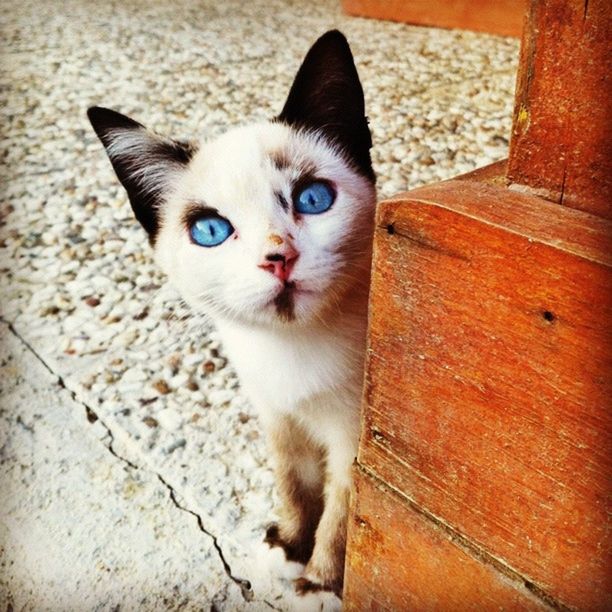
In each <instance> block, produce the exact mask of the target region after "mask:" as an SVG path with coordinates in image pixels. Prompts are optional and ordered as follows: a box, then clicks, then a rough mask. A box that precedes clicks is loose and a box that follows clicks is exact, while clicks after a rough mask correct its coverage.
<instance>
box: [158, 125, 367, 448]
mask: <svg viewBox="0 0 612 612" xmlns="http://www.w3.org/2000/svg"><path fill="white" fill-rule="evenodd" d="M275 151H283V152H284V153H285V157H286V158H288V159H289V160H291V163H292V166H291V168H290V169H288V170H284V171H283V170H279V169H277V168H275V167H274V165H273V164H272V163H271V161H270V155H271V154H273V153H274V152H275ZM304 165H308V166H311V167H313V168H314V169H315V174H316V176H317V177H319V178H325V179H327V180H329V181H331V182H332V183H333V185H334V187H335V189H336V191H337V196H336V200H335V202H334V204H333V206H332V207H331V209H330V210H328V211H327V212H325V213H323V214H320V215H302V216H301V217H300V218H299V219H296V218H294V215H293V214H292V213H291V212H289V213H287V212H285V211H283V210H282V208H281V207H280V206H279V204H278V202H277V200H276V198H275V195H274V192H275V191H280V192H282V193H284V195H285V197H286V199H287V200H288V201H289V202H291V191H290V189H291V179H294V178H296V177H295V176H294V175H295V174H296V172H298V170H297V168H299V167H300V166H304ZM374 202H375V194H374V189H373V187H372V185H371V183H370V182H369V181H368V180H367V179H365V178H363V177H362V176H361V175H360V174H358V173H357V172H355V171H354V170H353V169H352V167H351V166H350V164H349V163H348V162H347V161H346V160H345V158H344V157H343V156H342V155H341V154H340V153H339V152H338V151H337V150H336V149H335V148H334V147H333V146H330V145H329V144H328V143H327V142H326V141H325V140H324V139H322V138H319V137H317V136H314V135H312V134H305V133H303V132H298V131H295V130H293V129H292V128H290V127H287V126H285V125H283V124H279V123H267V124H260V125H254V126H248V127H241V128H236V129H234V130H231V131H229V132H227V133H226V134H225V135H223V136H221V137H220V138H219V139H217V140H216V141H213V142H211V143H205V144H203V145H202V146H201V147H200V149H199V150H198V153H197V154H196V156H195V157H194V159H193V160H192V162H191V163H190V165H189V167H188V168H187V169H186V170H185V171H184V172H183V173H182V175H181V176H180V181H178V180H177V181H176V182H175V184H174V188H173V190H172V193H171V194H170V196H169V197H168V202H167V205H166V206H165V207H164V210H163V218H162V224H161V225H162V227H161V232H160V235H159V237H158V240H157V244H156V257H157V261H158V262H159V264H160V265H161V267H162V268H163V269H164V270H165V271H166V273H167V274H168V276H169V278H170V280H171V282H173V283H174V284H175V285H176V286H177V288H178V289H179V291H180V292H181V294H182V295H183V297H184V298H185V299H186V301H187V302H188V303H189V304H190V305H191V307H192V308H193V309H194V311H196V312H203V313H206V314H208V315H210V316H211V317H212V318H213V319H214V320H215V322H216V324H217V327H218V329H219V331H220V333H221V335H222V338H223V341H224V347H225V350H226V352H227V353H228V355H229V357H230V359H231V361H232V363H233V365H234V367H235V368H236V370H237V371H238V374H239V377H240V380H241V383H242V386H243V388H244V390H245V391H246V393H247V395H248V396H249V397H250V399H251V400H252V402H253V403H254V404H255V405H256V406H257V408H258V409H259V410H260V411H261V412H262V416H263V418H264V420H265V419H266V418H274V414H275V413H278V412H287V411H290V412H294V413H295V414H296V416H297V417H298V418H300V417H302V416H303V417H304V419H305V420H307V421H309V422H310V423H311V425H309V429H310V430H312V434H313V436H314V437H315V438H317V439H318V440H321V441H324V442H325V443H326V444H325V445H326V446H327V445H328V444H330V443H332V442H334V443H336V442H342V444H349V445H350V446H351V452H353V451H354V447H355V445H356V439H357V431H358V423H357V419H358V411H359V400H360V397H359V394H360V389H361V382H362V369H363V356H364V349H365V329H366V304H367V285H368V280H369V265H370V246H369V245H370V238H371V232H372V223H373V214H374ZM188 203H192V204H193V203H201V204H202V205H205V206H208V207H213V208H215V209H217V210H218V211H219V214H221V215H222V216H224V217H226V218H227V219H229V220H230V222H231V223H232V224H233V226H234V228H235V230H236V232H235V234H234V235H233V236H231V237H230V238H229V239H228V240H227V241H226V242H224V243H223V244H221V245H219V246H217V247H213V248H203V247H200V246H197V245H195V244H193V243H192V242H191V241H190V240H189V237H188V234H187V229H186V228H185V226H184V224H183V222H182V213H183V211H184V208H185V206H186V205H187V204H188ZM270 234H276V235H278V236H281V237H283V238H284V239H289V238H288V236H289V235H291V236H293V241H292V242H293V245H294V246H295V248H296V249H297V251H298V252H299V253H300V255H299V259H298V260H297V263H296V265H295V268H294V270H293V274H292V279H294V280H295V281H296V282H297V285H298V289H301V290H303V293H302V292H299V293H297V294H296V297H295V313H296V320H295V321H290V322H283V321H281V320H280V319H279V317H278V314H277V312H276V310H275V307H274V305H273V303H272V302H273V300H274V297H275V296H276V295H277V293H278V292H279V289H280V281H278V279H276V278H275V277H274V276H273V275H271V274H270V273H269V272H266V271H265V270H262V269H260V268H259V267H258V263H260V261H262V257H263V256H264V254H265V253H267V252H270V251H271V250H273V249H272V247H271V246H270V244H269V243H267V242H266V241H267V238H268V236H269V235H270ZM330 420H331V421H334V420H335V421H337V423H336V425H337V426H334V424H332V423H330ZM338 427H341V428H342V429H344V430H345V431H346V430H347V429H348V433H346V434H345V433H343V434H337V439H336V440H334V441H332V440H329V437H330V435H332V434H330V433H329V432H330V429H331V430H337V429H338ZM323 439H324V440H323Z"/></svg>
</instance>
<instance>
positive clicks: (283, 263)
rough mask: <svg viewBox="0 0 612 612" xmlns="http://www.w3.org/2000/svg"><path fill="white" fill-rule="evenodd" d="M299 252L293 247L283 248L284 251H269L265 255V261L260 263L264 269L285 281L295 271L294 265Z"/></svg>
mask: <svg viewBox="0 0 612 612" xmlns="http://www.w3.org/2000/svg"><path fill="white" fill-rule="evenodd" d="M298 257H299V253H298V252H297V251H295V250H294V249H292V248H287V249H283V251H282V252H278V253H269V254H268V255H266V256H265V257H264V261H263V262H262V263H260V264H259V267H260V268H261V269H262V270H267V271H268V272H270V274H274V276H276V278H279V279H280V280H282V281H283V282H285V281H288V280H289V277H290V276H291V272H292V271H293V266H294V265H295V262H296V260H297V258H298Z"/></svg>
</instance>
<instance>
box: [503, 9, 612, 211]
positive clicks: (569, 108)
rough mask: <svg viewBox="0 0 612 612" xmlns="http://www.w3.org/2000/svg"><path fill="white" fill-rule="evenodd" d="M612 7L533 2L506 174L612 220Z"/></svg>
mask: <svg viewBox="0 0 612 612" xmlns="http://www.w3.org/2000/svg"><path fill="white" fill-rule="evenodd" d="M611 114H612V2H610V0H534V1H533V2H532V3H531V10H530V12H529V16H528V19H527V21H526V27H525V31H524V34H523V43H522V47H521V57H520V68H519V76H518V81H517V94H516V103H515V107H514V122H513V130H512V139H511V143H510V160H509V164H508V177H509V179H510V180H511V181H512V182H514V183H517V184H521V185H526V186H528V187H529V188H531V189H532V190H534V192H535V193H538V194H539V195H541V196H542V197H545V198H547V199H549V200H552V201H554V202H558V203H560V204H564V205H565V206H571V207H573V208H579V209H581V210H585V211H589V212H592V213H593V214H598V215H601V216H604V217H607V218H609V219H610V218H612V121H610V117H611Z"/></svg>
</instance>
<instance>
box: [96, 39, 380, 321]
mask: <svg viewBox="0 0 612 612" xmlns="http://www.w3.org/2000/svg"><path fill="white" fill-rule="evenodd" d="M329 68H332V71H331V73H329ZM90 119H91V120H92V124H93V125H94V128H95V129H96V132H97V133H98V135H99V136H100V138H101V139H102V141H103V143H104V144H105V146H106V147H107V150H108V153H109V156H110V158H111V161H112V162H113V166H114V167H115V170H116V171H117V174H118V176H119V178H120V180H121V182H122V183H123V184H124V186H125V187H126V189H127V191H128V194H129V196H130V201H131V203H132V206H133V208H134V211H135V213H136V216H137V218H138V219H139V220H140V221H141V223H142V224H143V226H144V227H145V229H146V230H147V231H148V233H149V237H150V240H151V243H152V244H153V246H154V249H155V256H156V259H157V261H158V262H159V264H160V265H161V267H162V268H163V269H164V271H165V272H166V273H167V274H168V276H169V278H170V279H171V281H172V282H173V283H174V284H175V285H176V286H177V288H178V289H179V291H180V292H181V294H182V295H183V297H184V298H185V300H186V301H187V302H188V303H189V304H190V305H191V307H192V308H193V309H194V310H196V311H202V312H205V313H209V314H211V315H213V316H214V317H224V318H229V319H233V320H237V321H240V322H243V323H252V324H263V325H300V324H304V323H308V322H310V321H312V320H313V319H316V318H324V317H325V318H326V315H327V314H328V313H332V312H333V311H334V308H337V307H338V306H339V305H340V304H341V303H342V300H343V298H344V296H345V295H346V294H347V292H350V291H351V289H354V288H355V286H357V285H359V284H362V285H363V283H364V282H365V283H367V279H368V274H369V263H370V241H371V235H372V228H373V216H374V204H375V191H374V181H373V173H372V169H371V164H370V158H369V147H370V145H371V141H370V138H369V131H368V128H367V122H366V119H365V117H364V114H363V93H362V91H361V86H360V84H359V80H358V78H357V74H356V71H355V68H354V64H353V62H352V57H351V55H350V51H349V50H348V45H347V44H346V41H345V40H344V38H343V37H342V36H341V35H340V34H339V33H337V32H332V33H328V34H326V35H325V36H324V37H322V38H321V39H320V40H319V41H318V42H317V43H316V44H315V45H314V47H313V48H312V49H311V51H310V52H309V54H308V56H307V57H306V60H305V61H304V64H303V65H302V67H301V69H300V72H299V73H298V75H297V77H296V80H295V82H294V84H293V87H292V90H291V93H290V95H289V99H288V100H287V103H286V104H285V108H284V109H283V112H282V113H281V115H280V117H279V118H278V119H277V120H274V121H271V122H269V123H263V124H257V125H251V126H247V127H240V128H235V129H233V130H230V131H228V132H227V133H225V134H224V135H223V136H221V137H220V138H218V139H216V140H214V141H211V142H203V143H200V144H197V145H184V144H182V143H177V142H175V141H169V140H166V139H162V138H160V137H158V136H156V135H155V134H153V133H151V132H149V131H147V130H146V129H145V128H143V127H142V126H141V125H140V124H137V123H135V122H133V121H131V120H129V119H127V118H125V117H123V116H122V115H118V114H117V113H114V112H113V111H108V110H106V109H91V110H90Z"/></svg>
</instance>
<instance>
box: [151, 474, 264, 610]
mask: <svg viewBox="0 0 612 612" xmlns="http://www.w3.org/2000/svg"><path fill="white" fill-rule="evenodd" d="M156 476H157V478H158V480H159V481H160V482H161V483H162V484H163V485H164V487H166V489H168V492H169V494H170V499H171V500H172V503H173V504H174V505H175V506H176V507H177V508H178V509H179V510H182V511H183V512H187V513H188V514H191V515H192V516H194V517H195V519H196V523H197V525H198V529H199V530H200V531H201V532H202V533H205V534H206V535H207V536H209V537H210V538H212V541H213V546H214V547H215V549H216V551H217V553H218V554H219V558H220V559H221V563H223V568H224V569H225V573H226V574H227V576H228V577H229V578H230V579H231V580H232V581H233V582H234V583H235V584H236V585H238V587H239V588H240V592H241V593H242V597H243V599H244V600H245V601H252V600H253V596H254V593H253V589H252V588H251V583H250V582H249V581H248V580H246V579H244V578H237V577H236V576H234V574H232V568H231V567H230V565H229V563H228V562H227V560H226V559H225V555H224V554H223V550H222V549H221V546H220V545H219V541H218V538H217V536H215V535H214V534H212V533H211V532H210V531H208V530H207V529H206V527H204V522H203V521H202V517H201V516H200V515H199V514H198V513H197V512H194V511H193V510H191V509H189V508H187V507H185V506H183V505H181V503H180V502H179V501H178V499H177V494H176V491H175V490H174V487H173V486H172V485H171V484H169V483H168V482H167V481H166V480H165V479H164V477H163V476H162V475H161V474H158V473H156Z"/></svg>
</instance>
